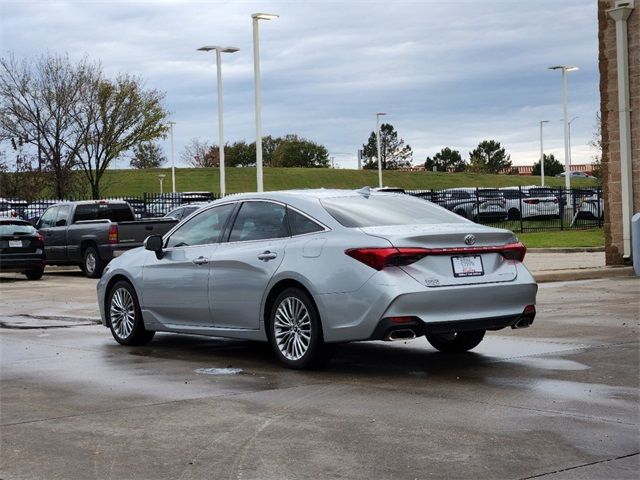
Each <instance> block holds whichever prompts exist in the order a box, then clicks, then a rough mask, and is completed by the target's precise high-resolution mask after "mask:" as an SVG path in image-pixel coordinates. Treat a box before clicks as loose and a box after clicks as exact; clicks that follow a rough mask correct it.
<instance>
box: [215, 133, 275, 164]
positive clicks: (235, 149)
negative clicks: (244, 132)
mask: <svg viewBox="0 0 640 480" xmlns="http://www.w3.org/2000/svg"><path fill="white" fill-rule="evenodd" d="M269 138H270V137H269ZM263 146H264V145H263ZM263 151H264V148H263ZM263 155H264V153H263ZM263 161H264V157H263ZM224 163H225V165H226V166H229V167H250V166H253V165H255V164H256V142H253V143H247V142H245V141H244V140H240V141H239V142H233V143H232V144H226V145H225V147H224ZM264 165H266V162H265V163H264Z"/></svg>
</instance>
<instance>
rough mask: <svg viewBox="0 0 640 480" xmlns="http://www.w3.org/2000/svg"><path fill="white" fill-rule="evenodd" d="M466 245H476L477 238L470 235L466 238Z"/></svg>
mask: <svg viewBox="0 0 640 480" xmlns="http://www.w3.org/2000/svg"><path fill="white" fill-rule="evenodd" d="M464 243H466V244H467V245H473V244H474V243H476V237H475V236H474V235H471V234H469V235H467V236H465V237H464Z"/></svg>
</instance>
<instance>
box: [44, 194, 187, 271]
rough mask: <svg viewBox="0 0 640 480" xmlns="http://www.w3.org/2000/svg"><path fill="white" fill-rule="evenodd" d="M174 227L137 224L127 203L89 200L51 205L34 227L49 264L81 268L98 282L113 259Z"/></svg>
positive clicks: (164, 222)
mask: <svg viewBox="0 0 640 480" xmlns="http://www.w3.org/2000/svg"><path fill="white" fill-rule="evenodd" d="M176 223H177V222H176V221H175V220H173V219H170V218H166V219H150V220H138V221H136V220H135V216H134V213H133V210H132V208H131V206H130V205H129V204H128V203H127V202H123V201H119V200H109V201H107V200H90V201H84V202H65V203H58V204H56V205H53V206H52V207H49V208H48V209H47V210H46V211H45V212H44V214H43V215H42V217H41V218H40V220H39V221H38V223H37V225H36V227H37V228H38V230H39V231H40V233H41V234H42V235H43V236H44V248H45V255H46V259H47V263H48V264H50V265H80V267H81V268H82V271H83V272H84V273H85V275H86V276H87V277H91V278H97V277H99V276H100V275H101V274H102V270H103V269H104V267H105V265H106V264H107V263H109V262H110V261H111V260H112V259H113V258H114V257H116V256H118V255H120V254H121V253H122V252H123V251H125V250H128V249H131V248H135V247H139V246H140V245H142V242H143V241H144V239H145V238H147V237H148V236H149V235H153V234H163V233H166V232H168V231H169V230H170V229H171V228H172V227H173V226H174V225H175V224H176Z"/></svg>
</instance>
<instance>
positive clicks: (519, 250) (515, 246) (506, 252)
mask: <svg viewBox="0 0 640 480" xmlns="http://www.w3.org/2000/svg"><path fill="white" fill-rule="evenodd" d="M526 253H527V247H525V246H524V244H522V243H521V242H518V243H510V244H509V245H505V246H504V247H501V249H500V254H501V255H502V256H503V257H504V258H506V259H507V260H518V261H519V262H521V261H523V260H524V256H525V254H526Z"/></svg>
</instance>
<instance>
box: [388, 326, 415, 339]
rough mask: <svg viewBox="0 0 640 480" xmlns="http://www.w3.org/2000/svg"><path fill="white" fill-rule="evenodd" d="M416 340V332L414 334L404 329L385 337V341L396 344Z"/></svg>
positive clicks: (408, 329) (393, 331) (391, 332)
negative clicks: (401, 341)
mask: <svg viewBox="0 0 640 480" xmlns="http://www.w3.org/2000/svg"><path fill="white" fill-rule="evenodd" d="M414 338H416V332H414V331H413V330H411V329H410V328H404V329H402V330H392V331H390V332H389V333H388V334H387V336H386V337H385V340H387V341H389V342H394V341H398V340H413V339H414Z"/></svg>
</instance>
